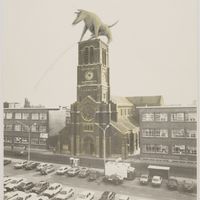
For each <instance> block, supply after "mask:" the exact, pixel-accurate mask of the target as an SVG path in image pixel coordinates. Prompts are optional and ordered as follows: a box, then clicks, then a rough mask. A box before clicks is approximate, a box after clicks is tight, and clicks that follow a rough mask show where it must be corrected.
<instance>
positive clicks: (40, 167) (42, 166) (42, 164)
mask: <svg viewBox="0 0 200 200" xmlns="http://www.w3.org/2000/svg"><path fill="white" fill-rule="evenodd" d="M47 165H48V163H40V164H39V165H38V166H37V167H36V171H40V170H41V169H43V168H44V167H46V166H47Z"/></svg>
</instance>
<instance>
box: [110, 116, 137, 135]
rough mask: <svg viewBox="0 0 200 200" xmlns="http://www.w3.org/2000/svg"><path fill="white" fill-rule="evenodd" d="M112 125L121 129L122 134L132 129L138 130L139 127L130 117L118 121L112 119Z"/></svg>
mask: <svg viewBox="0 0 200 200" xmlns="http://www.w3.org/2000/svg"><path fill="white" fill-rule="evenodd" d="M111 126H112V127H114V128H115V129H117V130H118V131H120V132H121V133H122V134H126V133H127V132H130V130H133V133H134V130H137V129H138V127H137V126H135V125H134V124H133V123H131V121H129V119H128V118H127V119H120V120H119V121H118V122H115V121H111Z"/></svg>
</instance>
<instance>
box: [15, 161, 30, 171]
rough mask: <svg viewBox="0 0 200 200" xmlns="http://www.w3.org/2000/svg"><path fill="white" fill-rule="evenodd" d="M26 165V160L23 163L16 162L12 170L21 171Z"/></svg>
mask: <svg viewBox="0 0 200 200" xmlns="http://www.w3.org/2000/svg"><path fill="white" fill-rule="evenodd" d="M27 163H28V161H27V160H25V161H21V162H18V163H16V164H15V165H14V168H15V169H22V168H23V167H25V165H26V164H27Z"/></svg>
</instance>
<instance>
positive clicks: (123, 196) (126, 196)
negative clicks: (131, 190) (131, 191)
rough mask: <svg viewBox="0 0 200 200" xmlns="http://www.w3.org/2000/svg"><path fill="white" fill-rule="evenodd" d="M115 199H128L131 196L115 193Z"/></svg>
mask: <svg viewBox="0 0 200 200" xmlns="http://www.w3.org/2000/svg"><path fill="white" fill-rule="evenodd" d="M115 199H116V200H130V199H131V198H130V197H129V196H128V195H122V194H118V195H116V198H115Z"/></svg>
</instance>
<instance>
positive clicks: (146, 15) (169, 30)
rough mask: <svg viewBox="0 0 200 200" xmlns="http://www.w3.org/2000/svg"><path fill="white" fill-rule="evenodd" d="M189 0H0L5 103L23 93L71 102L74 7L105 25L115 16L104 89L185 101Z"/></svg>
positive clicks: (190, 59) (189, 88)
mask: <svg viewBox="0 0 200 200" xmlns="http://www.w3.org/2000/svg"><path fill="white" fill-rule="evenodd" d="M196 2H197V1H196V0H109V1H108V0H84V1H83V0H59V1H58V0H17V1H16V0H6V1H4V15H3V16H4V19H3V22H4V24H3V25H4V26H3V31H4V32H3V34H4V37H5V38H4V41H5V43H4V47H3V50H4V54H3V58H4V61H3V97H4V101H10V102H23V101H24V98H25V97H28V98H29V100H30V101H31V104H43V105H46V106H58V105H62V106H66V105H67V106H69V105H70V104H71V103H73V102H74V101H75V100H76V83H77V77H76V75H77V73H76V70H77V58H78V51H77V47H78V46H77V42H78V41H79V39H80V35H81V32H82V29H83V23H80V24H78V25H76V26H72V25H71V24H72V22H73V20H74V19H75V14H74V12H75V11H76V10H77V9H79V8H81V9H85V10H89V11H92V12H95V13H96V14H97V15H99V17H100V18H101V19H102V21H104V22H105V23H107V24H112V23H114V22H115V21H116V20H119V23H118V24H117V25H116V26H115V27H113V28H112V34H113V42H112V43H111V44H110V46H109V51H110V52H109V54H110V55H109V56H110V59H109V60H110V78H111V82H110V83H111V95H117V96H148V95H163V97H164V101H165V103H166V104H184V105H185V104H191V103H192V102H193V100H195V99H196V98H197V4H196ZM87 38H88V35H86V36H85V37H84V39H87ZM102 39H103V40H104V38H102ZM105 41H106V40H105ZM65 50H66V51H65ZM64 51H65V54H63V52H64Z"/></svg>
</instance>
